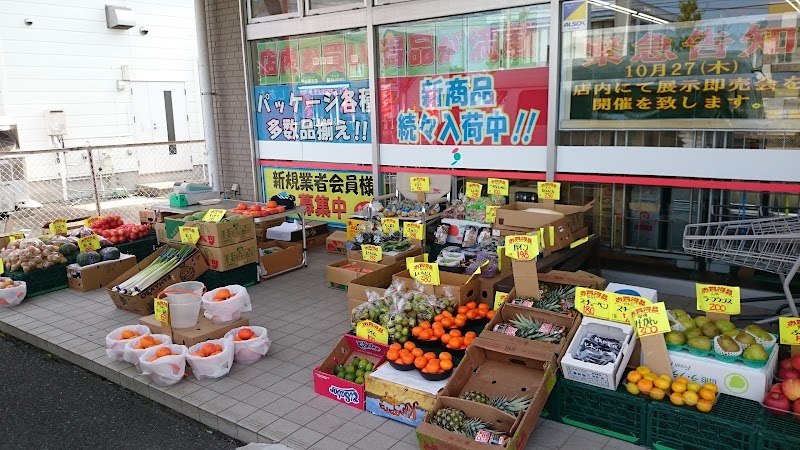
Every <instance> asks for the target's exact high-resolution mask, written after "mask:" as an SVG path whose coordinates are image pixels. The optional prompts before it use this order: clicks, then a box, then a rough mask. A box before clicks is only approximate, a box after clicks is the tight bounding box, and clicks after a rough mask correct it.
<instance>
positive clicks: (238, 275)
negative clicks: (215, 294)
mask: <svg viewBox="0 0 800 450" xmlns="http://www.w3.org/2000/svg"><path fill="white" fill-rule="evenodd" d="M197 281H199V282H201V283H203V284H205V285H206V289H208V290H209V291H210V290H212V289H216V288H220V287H223V286H228V285H231V284H238V285H240V286H244V287H250V286H253V285H254V284H256V283H258V263H253V264H247V265H246V266H242V267H238V268H236V269H232V270H228V271H225V272H217V271H215V270H206V271H205V273H203V274H202V275H200V278H198V279H197Z"/></svg>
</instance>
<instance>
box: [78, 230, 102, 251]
mask: <svg viewBox="0 0 800 450" xmlns="http://www.w3.org/2000/svg"><path fill="white" fill-rule="evenodd" d="M78 249H79V250H80V251H82V252H96V251H98V250H100V239H99V238H98V237H97V235H96V234H90V235H89V236H86V237H82V238H80V239H78Z"/></svg>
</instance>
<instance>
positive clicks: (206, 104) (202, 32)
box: [194, 0, 223, 192]
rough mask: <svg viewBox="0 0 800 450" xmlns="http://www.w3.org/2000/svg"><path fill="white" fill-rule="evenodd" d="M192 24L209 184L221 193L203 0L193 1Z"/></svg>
mask: <svg viewBox="0 0 800 450" xmlns="http://www.w3.org/2000/svg"><path fill="white" fill-rule="evenodd" d="M194 24H195V27H196V29H197V75H198V77H199V79H200V105H201V107H202V110H203V134H204V135H205V140H206V150H207V151H208V175H209V183H211V187H212V189H214V190H217V191H220V192H222V191H223V189H222V186H220V181H219V172H220V171H219V153H217V128H216V121H215V120H214V92H213V91H212V90H211V64H210V63H209V56H208V28H207V26H206V2H205V0H194Z"/></svg>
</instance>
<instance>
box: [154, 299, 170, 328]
mask: <svg viewBox="0 0 800 450" xmlns="http://www.w3.org/2000/svg"><path fill="white" fill-rule="evenodd" d="M153 309H155V313H156V320H158V321H159V322H164V323H169V302H168V301H166V300H164V299H160V298H157V299H156V300H155V301H154V302H153Z"/></svg>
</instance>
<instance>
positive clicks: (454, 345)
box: [447, 336, 464, 349]
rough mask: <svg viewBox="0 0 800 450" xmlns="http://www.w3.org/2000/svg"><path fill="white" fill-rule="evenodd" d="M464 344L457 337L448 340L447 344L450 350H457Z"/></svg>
mask: <svg viewBox="0 0 800 450" xmlns="http://www.w3.org/2000/svg"><path fill="white" fill-rule="evenodd" d="M462 344H464V340H463V339H461V338H460V337H458V336H453V337H451V338H450V342H449V343H448V344H447V345H448V346H449V347H450V348H455V349H459V348H461V345H462Z"/></svg>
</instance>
